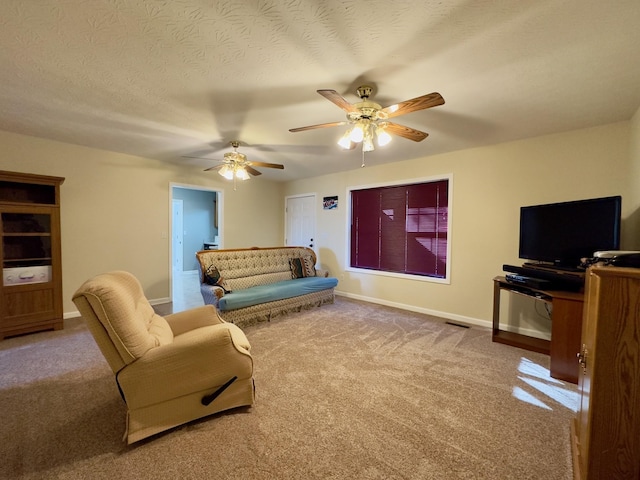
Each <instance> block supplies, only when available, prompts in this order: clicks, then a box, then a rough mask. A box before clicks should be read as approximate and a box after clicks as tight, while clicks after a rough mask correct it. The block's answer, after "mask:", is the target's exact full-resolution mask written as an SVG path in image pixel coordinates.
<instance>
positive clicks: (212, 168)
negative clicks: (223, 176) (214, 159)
mask: <svg viewBox="0 0 640 480" xmlns="http://www.w3.org/2000/svg"><path fill="white" fill-rule="evenodd" d="M222 165H224V163H223V164H222ZM222 165H215V166H213V167H209V168H205V169H204V171H205V172H210V171H211V170H218V169H220V168H222Z"/></svg>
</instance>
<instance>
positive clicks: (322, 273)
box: [316, 268, 329, 278]
mask: <svg viewBox="0 0 640 480" xmlns="http://www.w3.org/2000/svg"><path fill="white" fill-rule="evenodd" d="M316 277H324V278H327V277H329V270H323V269H321V268H316Z"/></svg>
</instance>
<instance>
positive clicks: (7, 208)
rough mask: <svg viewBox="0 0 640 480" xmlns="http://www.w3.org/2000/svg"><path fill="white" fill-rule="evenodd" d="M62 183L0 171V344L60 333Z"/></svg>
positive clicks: (35, 176) (55, 179) (41, 177)
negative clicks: (47, 332) (18, 337)
mask: <svg viewBox="0 0 640 480" xmlns="http://www.w3.org/2000/svg"><path fill="white" fill-rule="evenodd" d="M63 181H64V178H60V177H49V176H44V175H31V174H26V173H15V172H4V171H0V235H1V236H2V241H1V242H0V257H1V258H2V284H1V286H0V339H4V338H5V337H8V336H13V335H19V334H23V333H30V332H36V331H40V330H49V329H56V330H58V329H61V328H62V325H63V323H62V267H61V253H60V252H61V248H60V185H61V184H62V182H63Z"/></svg>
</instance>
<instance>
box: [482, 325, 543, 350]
mask: <svg viewBox="0 0 640 480" xmlns="http://www.w3.org/2000/svg"><path fill="white" fill-rule="evenodd" d="M492 340H493V341H494V342H497V343H502V344H504V345H511V346H512V347H518V348H523V349H525V350H529V351H531V352H538V353H544V354H545V355H549V353H550V352H551V342H550V341H549V340H545V339H543V338H536V337H529V336H527V335H521V334H519V333H514V332H507V331H506V330H498V331H497V332H496V331H494V332H493V337H492Z"/></svg>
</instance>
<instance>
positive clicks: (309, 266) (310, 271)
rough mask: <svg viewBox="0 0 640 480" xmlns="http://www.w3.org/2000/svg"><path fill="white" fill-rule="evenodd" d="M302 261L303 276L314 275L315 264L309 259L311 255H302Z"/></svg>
mask: <svg viewBox="0 0 640 480" xmlns="http://www.w3.org/2000/svg"><path fill="white" fill-rule="evenodd" d="M302 263H304V273H305V277H315V276H316V266H315V264H314V263H313V260H312V259H311V256H306V257H302Z"/></svg>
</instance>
